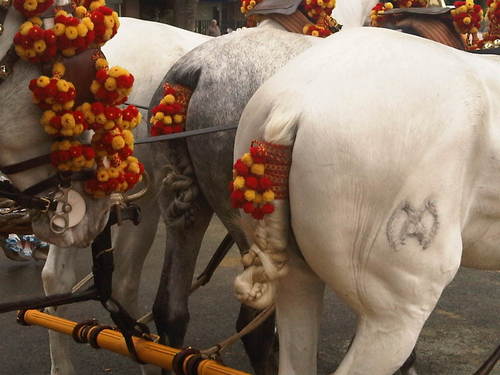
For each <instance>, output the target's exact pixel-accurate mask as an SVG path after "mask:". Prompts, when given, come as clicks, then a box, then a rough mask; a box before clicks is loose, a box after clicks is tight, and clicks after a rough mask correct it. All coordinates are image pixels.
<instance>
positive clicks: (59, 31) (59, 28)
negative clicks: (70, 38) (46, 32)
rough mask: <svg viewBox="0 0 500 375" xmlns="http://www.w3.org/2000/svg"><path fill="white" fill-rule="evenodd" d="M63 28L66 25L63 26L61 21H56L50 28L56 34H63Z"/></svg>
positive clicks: (64, 28)
mask: <svg viewBox="0 0 500 375" xmlns="http://www.w3.org/2000/svg"><path fill="white" fill-rule="evenodd" d="M65 30H66V26H64V25H63V24H62V23H56V24H55V25H54V27H53V28H52V31H54V34H56V36H61V35H63V34H64V31H65Z"/></svg>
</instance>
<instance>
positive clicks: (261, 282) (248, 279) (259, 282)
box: [234, 105, 299, 309]
mask: <svg viewBox="0 0 500 375" xmlns="http://www.w3.org/2000/svg"><path fill="white" fill-rule="evenodd" d="M298 120H299V116H298V113H297V111H296V110H294V108H293V107H291V106H285V105H280V106H274V107H273V108H272V110H271V111H270V113H269V115H268V117H267V120H266V122H265V124H264V132H263V139H264V141H265V142H267V143H272V144H274V145H280V146H287V147H290V148H291V147H292V145H293V143H294V140H295V135H296V132H297V125H298V122H299V121H298ZM290 155H291V153H290ZM286 184H288V180H287V181H286ZM247 231H248V228H247ZM248 237H249V239H250V240H251V241H253V244H252V245H251V246H250V250H249V252H248V253H246V254H245V255H244V256H243V258H242V263H243V265H244V266H245V267H246V269H245V270H244V271H243V273H242V274H240V275H238V276H237V277H236V279H235V283H234V287H235V293H236V297H237V298H238V299H239V300H240V301H241V302H242V303H245V304H247V305H249V306H251V307H253V308H256V309H264V308H266V307H268V306H270V305H271V304H272V303H273V302H274V299H275V295H276V292H277V281H278V279H279V278H281V277H283V276H284V275H285V274H286V273H287V272H288V266H287V263H288V252H287V247H288V244H289V241H290V237H291V230H290V212H289V202H288V198H287V197H286V198H285V199H279V200H275V201H274V212H272V213H271V214H269V215H266V216H264V218H263V219H261V220H257V223H256V225H255V226H253V233H251V234H249V236H248Z"/></svg>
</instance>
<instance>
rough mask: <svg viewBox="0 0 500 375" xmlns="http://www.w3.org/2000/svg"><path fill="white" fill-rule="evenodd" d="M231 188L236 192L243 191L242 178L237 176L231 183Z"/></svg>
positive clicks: (243, 183) (243, 182)
mask: <svg viewBox="0 0 500 375" xmlns="http://www.w3.org/2000/svg"><path fill="white" fill-rule="evenodd" d="M233 187H234V188H235V189H236V190H239V189H243V188H244V187H245V178H244V177H242V176H238V177H236V178H235V179H234V181H233Z"/></svg>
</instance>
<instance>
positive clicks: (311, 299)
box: [276, 251, 368, 375]
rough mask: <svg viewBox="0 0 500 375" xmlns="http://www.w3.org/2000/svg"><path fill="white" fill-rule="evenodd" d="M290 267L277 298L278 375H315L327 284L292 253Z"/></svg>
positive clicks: (281, 283)
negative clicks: (325, 285)
mask: <svg viewBox="0 0 500 375" xmlns="http://www.w3.org/2000/svg"><path fill="white" fill-rule="evenodd" d="M288 265H289V267H290V268H289V272H288V273H287V274H286V275H285V276H283V278H282V279H280V281H279V287H278V291H277V297H276V318H277V319H276V320H277V324H278V333H279V341H280V343H279V347H280V352H279V364H280V366H279V375H313V374H316V369H317V351H318V348H317V347H318V334H319V324H320V318H321V311H322V309H323V292H324V284H323V282H322V281H321V280H320V279H319V278H318V277H317V276H316V275H315V274H314V273H313V272H312V271H311V270H310V268H309V266H307V265H306V264H305V263H304V261H303V260H302V259H299V258H298V257H297V255H295V253H293V252H292V251H290V259H289V262H288ZM366 374H368V373H366ZM366 374H365V375H366Z"/></svg>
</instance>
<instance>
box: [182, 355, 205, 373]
mask: <svg viewBox="0 0 500 375" xmlns="http://www.w3.org/2000/svg"><path fill="white" fill-rule="evenodd" d="M204 360H205V358H203V357H202V356H201V354H194V355H192V356H191V357H189V358H188V360H187V362H186V375H198V367H199V366H200V363H201V362H203V361H204Z"/></svg>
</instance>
